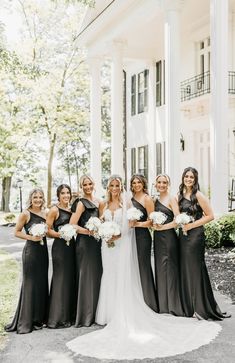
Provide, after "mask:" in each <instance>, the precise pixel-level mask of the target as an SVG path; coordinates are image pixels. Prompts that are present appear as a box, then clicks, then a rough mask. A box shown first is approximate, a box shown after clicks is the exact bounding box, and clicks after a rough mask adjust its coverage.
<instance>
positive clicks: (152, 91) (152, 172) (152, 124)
mask: <svg viewBox="0 0 235 363" xmlns="http://www.w3.org/2000/svg"><path fill="white" fill-rule="evenodd" d="M147 67H148V69H149V87H148V92H149V95H148V103H149V104H148V122H147V136H148V145H149V149H148V165H149V168H148V169H149V170H148V180H149V191H151V185H152V183H154V182H155V177H156V61H155V60H150V61H149V62H148V63H147Z"/></svg>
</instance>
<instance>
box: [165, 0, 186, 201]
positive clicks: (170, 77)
mask: <svg viewBox="0 0 235 363" xmlns="http://www.w3.org/2000/svg"><path fill="white" fill-rule="evenodd" d="M164 3H165V34H164V37H165V79H166V88H165V91H166V172H167V174H169V176H170V178H171V192H172V193H173V194H175V193H176V192H177V190H178V186H179V183H180V175H181V172H182V171H181V170H180V141H179V140H180V24H179V12H180V5H181V2H180V1H166V2H164Z"/></svg>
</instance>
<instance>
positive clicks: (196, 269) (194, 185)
mask: <svg viewBox="0 0 235 363" xmlns="http://www.w3.org/2000/svg"><path fill="white" fill-rule="evenodd" d="M178 204H179V211H180V213H187V214H188V215H190V216H192V217H193V218H194V221H193V222H191V223H188V224H186V225H184V226H183V228H182V229H180V239H179V240H180V265H181V291H182V303H183V309H184V312H185V315H186V316H189V317H192V316H195V317H197V318H198V319H213V320H222V319H223V318H224V317H228V315H227V316H226V315H225V314H223V313H222V312H221V311H220V308H219V307H218V305H217V303H216V301H215V298H214V295H213V292H212V288H211V284H210V279H209V276H208V272H207V267H206V264H205V260H204V253H205V235H204V230H203V225H204V224H206V223H208V222H210V221H211V220H213V219H214V216H213V212H212V209H211V206H210V204H209V201H208V199H207V198H206V197H205V196H204V195H203V194H202V193H201V192H200V191H199V184H198V172H197V170H196V169H194V168H192V167H188V168H186V169H184V171H183V174H182V182H181V184H180V186H179V192H178ZM183 232H184V233H183ZM186 233H187V235H185V234H186Z"/></svg>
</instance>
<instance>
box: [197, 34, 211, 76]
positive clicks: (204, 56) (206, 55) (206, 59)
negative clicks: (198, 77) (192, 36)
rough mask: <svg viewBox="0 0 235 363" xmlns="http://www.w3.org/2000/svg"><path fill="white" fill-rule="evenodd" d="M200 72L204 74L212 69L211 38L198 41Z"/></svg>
mask: <svg viewBox="0 0 235 363" xmlns="http://www.w3.org/2000/svg"><path fill="white" fill-rule="evenodd" d="M197 49H198V56H197V57H198V73H199V74H204V73H205V72H208V71H210V38H209V37H208V38H205V39H203V40H201V41H200V42H198V45H197Z"/></svg>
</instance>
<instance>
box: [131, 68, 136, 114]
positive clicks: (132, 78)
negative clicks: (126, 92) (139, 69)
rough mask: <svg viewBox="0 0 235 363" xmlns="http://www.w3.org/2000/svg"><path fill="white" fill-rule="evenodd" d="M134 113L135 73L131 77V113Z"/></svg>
mask: <svg viewBox="0 0 235 363" xmlns="http://www.w3.org/2000/svg"><path fill="white" fill-rule="evenodd" d="M135 114H136V75H135V74H134V75H133V76H132V77H131V115H132V116H133V115H135Z"/></svg>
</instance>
